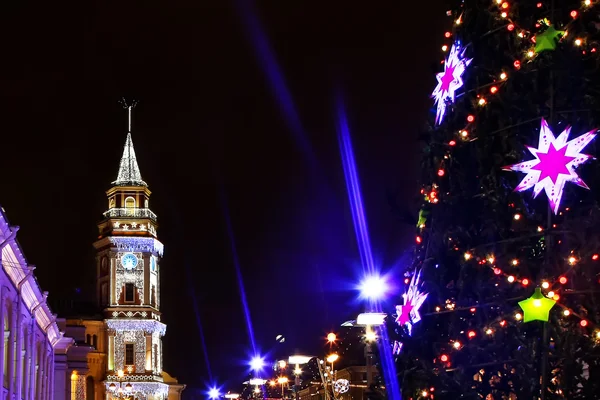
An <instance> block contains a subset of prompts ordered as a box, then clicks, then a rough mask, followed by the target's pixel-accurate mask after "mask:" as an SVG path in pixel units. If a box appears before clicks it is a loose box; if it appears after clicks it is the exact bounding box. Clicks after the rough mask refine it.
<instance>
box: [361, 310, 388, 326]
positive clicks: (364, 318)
mask: <svg viewBox="0 0 600 400" xmlns="http://www.w3.org/2000/svg"><path fill="white" fill-rule="evenodd" d="M385 317H387V314H385V313H361V314H358V317H356V324H355V325H357V326H367V327H368V326H380V325H383V324H384V323H385Z"/></svg>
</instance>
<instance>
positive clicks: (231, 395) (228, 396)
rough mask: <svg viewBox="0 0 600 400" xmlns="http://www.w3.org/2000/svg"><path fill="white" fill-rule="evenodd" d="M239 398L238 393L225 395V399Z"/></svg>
mask: <svg viewBox="0 0 600 400" xmlns="http://www.w3.org/2000/svg"><path fill="white" fill-rule="evenodd" d="M239 397H240V395H239V393H227V394H226V395H225V398H226V399H238V398H239Z"/></svg>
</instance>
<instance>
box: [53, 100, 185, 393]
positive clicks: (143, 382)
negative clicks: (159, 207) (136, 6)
mask: <svg viewBox="0 0 600 400" xmlns="http://www.w3.org/2000/svg"><path fill="white" fill-rule="evenodd" d="M129 112H130V118H131V108H130V110H129ZM130 121H131V120H130ZM130 127H131V124H130ZM112 185H113V186H112V187H111V188H110V189H109V190H108V191H107V192H106V195H107V197H108V210H107V211H106V212H105V213H104V217H105V218H104V219H103V220H102V221H101V222H100V223H99V224H98V230H99V236H98V239H97V240H96V242H94V248H95V249H96V302H95V303H96V304H95V306H94V307H92V308H89V309H87V310H82V309H77V308H75V309H72V310H71V311H70V312H69V314H68V315H66V320H65V321H64V327H65V328H64V329H65V330H66V332H67V333H68V334H69V335H72V336H73V337H77V338H79V341H80V342H82V343H83V344H85V345H87V346H88V347H90V351H89V353H87V354H86V358H87V364H86V365H85V368H84V369H82V370H81V371H80V372H79V371H78V373H79V375H77V376H75V375H74V376H73V379H81V382H79V381H78V382H79V383H78V384H79V385H80V386H78V388H79V389H78V391H77V392H76V394H75V395H74V396H73V397H71V399H70V400H84V399H85V400H102V399H112V398H130V399H136V400H178V399H180V398H181V393H182V391H183V390H184V389H185V385H183V384H180V383H178V381H177V380H176V379H175V378H173V377H171V376H170V375H169V374H168V373H166V372H165V371H163V368H162V367H163V345H162V337H163V336H164V334H165V332H166V328H167V327H166V325H165V324H164V323H162V322H161V312H160V302H161V297H160V279H159V278H160V259H161V257H162V255H163V244H162V243H161V242H160V241H159V240H158V239H157V222H156V214H154V213H153V212H152V211H151V210H150V208H149V199H150V193H151V192H150V190H149V189H148V185H147V184H146V182H144V181H143V180H142V176H141V174H140V169H139V166H138V163H137V159H136V155H135V150H134V148H133V142H132V140H131V131H129V132H128V133H127V138H126V141H125V148H124V150H123V157H122V158H121V162H120V165H119V172H118V175H117V179H116V180H115V181H114V182H112ZM63 306H64V304H63ZM78 376H80V377H81V378H77V377H78Z"/></svg>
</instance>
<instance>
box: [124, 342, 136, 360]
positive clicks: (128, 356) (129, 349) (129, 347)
mask: <svg viewBox="0 0 600 400" xmlns="http://www.w3.org/2000/svg"><path fill="white" fill-rule="evenodd" d="M133 355H134V353H133V343H126V344H125V365H133V364H134V362H135V360H134V356H133Z"/></svg>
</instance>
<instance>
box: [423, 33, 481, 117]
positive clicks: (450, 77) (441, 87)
mask: <svg viewBox="0 0 600 400" xmlns="http://www.w3.org/2000/svg"><path fill="white" fill-rule="evenodd" d="M471 61H473V59H466V58H465V51H464V49H462V48H461V46H460V42H456V43H455V44H453V45H452V48H451V49H450V54H449V55H448V59H447V60H446V62H445V63H444V72H440V73H439V74H437V76H436V78H437V81H438V84H437V86H436V87H435V89H434V90H433V93H432V94H431V97H432V98H433V99H434V104H436V105H437V112H436V115H435V123H436V124H438V125H439V124H441V123H442V120H443V119H444V116H445V114H446V106H447V102H448V101H449V102H452V103H454V93H455V92H456V90H458V89H460V88H461V87H462V86H463V80H462V75H463V74H464V72H465V69H466V68H467V67H468V66H469V64H470V63H471Z"/></svg>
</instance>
